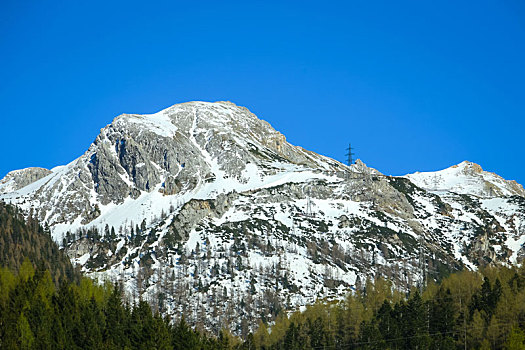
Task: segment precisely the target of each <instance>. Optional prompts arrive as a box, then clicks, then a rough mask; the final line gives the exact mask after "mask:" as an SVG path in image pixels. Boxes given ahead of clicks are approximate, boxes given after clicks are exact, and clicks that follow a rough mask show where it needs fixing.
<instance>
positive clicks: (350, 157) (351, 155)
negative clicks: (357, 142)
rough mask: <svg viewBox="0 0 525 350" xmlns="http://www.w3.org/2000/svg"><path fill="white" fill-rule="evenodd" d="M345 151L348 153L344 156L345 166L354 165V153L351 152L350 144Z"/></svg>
mask: <svg viewBox="0 0 525 350" xmlns="http://www.w3.org/2000/svg"><path fill="white" fill-rule="evenodd" d="M346 150H347V152H348V153H347V154H346V156H347V157H348V158H347V160H346V162H347V165H352V164H354V158H353V156H354V155H355V153H354V152H352V144H350V143H349V144H348V148H347V149H346Z"/></svg>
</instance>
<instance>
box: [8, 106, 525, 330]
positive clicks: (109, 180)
mask: <svg viewBox="0 0 525 350" xmlns="http://www.w3.org/2000/svg"><path fill="white" fill-rule="evenodd" d="M0 199H1V200H3V201H5V202H9V203H12V204H14V205H17V206H18V207H20V208H21V209H22V211H23V212H24V213H25V214H26V215H28V216H36V217H38V219H40V220H41V221H43V222H45V223H46V224H47V225H48V226H49V228H50V230H51V232H52V236H53V238H54V239H55V241H57V242H58V243H59V244H60V245H61V246H62V248H63V249H64V250H65V251H66V252H67V254H68V255H69V257H70V258H71V259H72V261H73V262H75V263H76V264H79V265H81V266H82V269H83V270H84V271H85V272H86V273H88V274H90V275H91V276H93V277H95V278H99V279H101V280H112V281H120V282H122V283H123V285H124V286H125V288H126V290H127V291H128V292H129V294H130V295H131V296H132V297H133V298H136V299H138V298H151V299H152V300H156V301H157V304H156V305H157V307H158V308H159V311H161V312H162V313H164V314H168V315H175V314H178V313H179V312H181V311H182V312H186V313H185V314H186V315H190V318H189V320H190V321H191V322H193V323H195V324H198V323H201V326H202V327H204V328H207V329H211V330H218V327H220V326H223V325H229V326H230V329H232V330H233V331H234V332H236V333H246V332H247V331H249V329H250V328H251V327H253V325H254V324H256V323H257V322H256V321H255V320H258V319H260V318H261V317H262V318H263V319H265V320H271V319H272V318H273V317H275V316H276V315H277V314H278V313H279V311H281V310H283V309H285V308H296V307H299V306H303V305H306V304H308V303H312V302H314V301H315V300H316V299H318V298H320V297H324V298H341V297H343V296H344V295H345V294H346V293H348V292H349V291H350V290H356V289H361V288H363V286H364V284H365V282H366V280H367V279H368V278H374V277H379V276H382V277H385V278H388V279H390V280H392V281H393V283H394V285H395V286H396V287H397V288H399V289H402V290H409V289H410V288H411V287H412V286H414V285H421V284H425V283H427V282H428V281H429V280H432V279H439V278H440V277H441V276H443V275H444V274H446V273H448V272H450V271H455V270H460V269H464V268H468V269H476V268H478V267H479V266H484V265H487V264H496V263H513V262H520V261H522V260H523V257H524V255H525V254H524V253H525V250H524V249H523V244H524V243H525V235H524V232H525V197H524V192H523V187H522V186H521V185H519V184H517V183H515V182H511V181H506V180H504V179H502V178H501V177H499V176H498V175H495V174H492V173H488V172H484V171H482V169H481V167H480V166H478V165H475V164H473V163H468V162H463V163H461V164H459V165H457V166H453V167H451V168H448V169H445V170H442V171H438V172H433V173H415V174H410V175H407V176H405V177H389V176H384V175H383V174H381V173H380V172H378V171H377V170H375V169H372V168H369V167H367V166H366V165H365V164H364V163H363V162H361V161H360V160H358V161H356V163H355V164H353V165H351V166H346V165H343V164H341V163H339V162H337V161H335V160H333V159H330V158H327V157H324V156H321V155H318V154H316V153H313V152H310V151H307V150H304V149H303V148H301V147H298V146H294V145H291V144H290V143H288V142H287V141H286V139H285V137H284V136H283V135H282V134H281V133H279V132H278V131H276V130H274V129H273V128H272V127H271V126H270V125H269V124H268V123H267V122H265V121H263V120H260V119H258V118H257V117H256V116H255V115H254V114H252V113H251V112H250V111H248V110H247V109H246V108H244V107H239V106H236V105H234V104H232V103H230V102H216V103H208V102H188V103H183V104H178V105H174V106H172V107H170V108H167V109H165V110H163V111H160V112H158V113H155V114H150V115H136V114H123V115H120V116H118V117H116V118H115V119H114V120H113V122H112V123H111V124H110V125H108V126H106V127H105V128H103V129H101V132H100V134H99V135H98V136H97V138H96V140H95V141H94V142H93V144H91V146H90V147H89V149H88V150H87V151H86V153H84V154H83V155H82V156H80V157H79V158H78V159H76V160H75V161H73V162H71V163H70V164H68V165H65V166H62V167H57V168H54V169H52V170H45V169H36V168H28V169H24V170H21V171H16V172H12V173H10V174H8V176H7V177H6V178H5V179H4V180H2V181H1V182H0ZM252 305H256V309H253V308H252ZM190 310H191V312H190V313H188V311H190ZM210 315H211V316H210ZM240 315H243V317H242V318H240V317H239V316H240Z"/></svg>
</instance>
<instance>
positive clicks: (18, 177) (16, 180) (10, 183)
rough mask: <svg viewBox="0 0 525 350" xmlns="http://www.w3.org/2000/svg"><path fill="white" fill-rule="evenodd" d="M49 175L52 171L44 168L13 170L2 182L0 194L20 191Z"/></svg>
mask: <svg viewBox="0 0 525 350" xmlns="http://www.w3.org/2000/svg"><path fill="white" fill-rule="evenodd" d="M49 174H51V170H47V169H44V168H27V169H21V170H13V171H11V172H9V173H8V174H7V175H6V176H5V177H4V178H3V179H2V180H0V194H1V193H9V192H14V191H16V190H19V189H21V188H23V187H25V186H27V185H29V184H32V183H33V182H35V181H37V180H40V179H41V178H43V177H45V176H46V175H49Z"/></svg>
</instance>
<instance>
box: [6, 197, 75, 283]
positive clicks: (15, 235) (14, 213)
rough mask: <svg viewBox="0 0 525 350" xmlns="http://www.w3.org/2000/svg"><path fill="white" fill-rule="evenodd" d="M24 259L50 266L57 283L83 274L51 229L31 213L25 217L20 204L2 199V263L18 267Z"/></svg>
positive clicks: (45, 267) (41, 265)
mask: <svg viewBox="0 0 525 350" xmlns="http://www.w3.org/2000/svg"><path fill="white" fill-rule="evenodd" d="M25 259H29V261H30V262H31V263H32V264H33V266H39V267H41V268H42V269H44V270H48V271H49V272H50V274H51V278H52V280H53V281H54V282H55V283H56V284H58V283H60V282H61V281H62V280H69V281H78V280H79V278H80V272H79V271H76V270H75V268H74V267H73V265H72V264H71V262H70V260H69V258H68V256H67V255H66V254H64V253H63V251H61V250H60V249H59V247H58V246H57V245H56V244H55V242H54V241H53V239H52V238H51V235H50V232H49V229H46V228H44V227H42V226H41V225H40V224H39V222H38V221H37V220H36V219H34V218H33V217H32V216H31V215H29V216H28V218H27V220H26V219H25V218H24V216H23V215H22V213H21V212H20V211H19V210H18V208H17V207H14V206H11V205H8V204H5V203H3V202H2V201H0V266H2V267H7V268H9V269H11V270H14V271H18V270H19V269H20V268H21V266H22V264H23V262H24V260H25Z"/></svg>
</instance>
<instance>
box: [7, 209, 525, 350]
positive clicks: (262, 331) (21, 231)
mask: <svg viewBox="0 0 525 350" xmlns="http://www.w3.org/2000/svg"><path fill="white" fill-rule="evenodd" d="M0 238H1V241H0V242H1V243H2V256H1V263H2V265H3V267H2V268H0V348H1V349H525V268H523V267H522V268H517V267H508V266H507V267H501V266H500V267H489V268H485V269H480V270H479V271H462V272H458V273H454V274H451V275H449V276H447V277H444V278H443V279H442V280H441V281H440V282H439V283H433V282H430V283H428V284H427V285H426V286H425V288H420V289H417V288H414V289H413V290H412V291H411V292H410V293H401V292H399V291H396V289H395V288H394V287H393V286H392V284H391V283H390V282H389V281H387V280H384V279H381V278H378V279H376V280H375V281H367V282H366V283H365V285H364V287H363V289H362V290H360V291H349V294H348V296H347V297H346V299H345V300H343V301H338V302H336V301H325V300H319V301H318V302H317V303H316V304H314V305H311V306H309V307H307V308H306V310H303V311H302V312H299V311H295V312H291V311H283V312H281V314H280V315H279V316H278V317H277V319H276V321H275V322H273V323H272V324H264V323H263V322H260V324H259V326H258V328H257V330H256V331H255V332H254V333H251V334H248V335H247V336H246V337H244V338H243V339H240V338H237V337H234V336H232V335H231V333H230V332H228V331H227V330H226V329H224V330H222V331H220V332H219V333H218V334H209V333H206V332H205V331H200V332H199V331H196V330H195V329H193V328H192V327H191V326H190V325H188V324H187V323H186V322H185V320H184V317H183V315H180V317H179V318H178V319H172V320H170V319H168V318H163V317H162V316H161V315H159V314H158V313H153V312H152V309H151V307H150V305H149V304H148V303H147V302H146V301H138V302H136V303H129V302H127V301H126V300H128V298H126V297H125V295H123V291H122V288H121V287H120V286H119V285H111V284H106V285H102V286H101V285H97V284H96V283H95V282H93V281H92V280H91V279H88V278H85V277H81V276H80V273H79V272H78V271H76V270H75V269H74V268H73V267H72V266H71V264H70V262H69V261H68V260H67V258H66V257H65V256H64V255H63V254H62V252H61V251H60V250H59V249H58V247H56V245H55V244H54V243H53V242H52V240H51V237H50V236H49V234H48V232H47V231H46V230H45V229H43V228H42V227H41V226H39V225H38V223H36V222H35V221H34V220H32V219H29V220H24V219H23V217H22V216H21V215H20V214H19V213H18V212H17V211H16V210H15V209H14V208H13V207H10V206H6V205H3V204H0ZM35 247H39V249H35ZM152 302H154V301H152Z"/></svg>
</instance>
